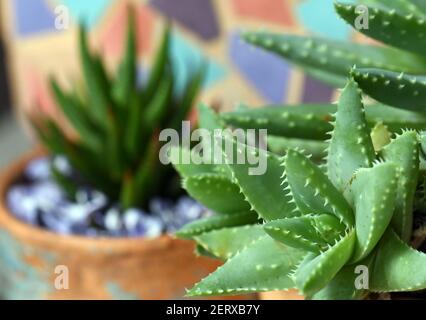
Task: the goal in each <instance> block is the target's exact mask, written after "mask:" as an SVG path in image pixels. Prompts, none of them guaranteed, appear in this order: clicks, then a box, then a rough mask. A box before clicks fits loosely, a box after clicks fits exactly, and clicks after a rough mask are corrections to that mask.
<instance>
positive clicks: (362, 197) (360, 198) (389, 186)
mask: <svg viewBox="0 0 426 320" xmlns="http://www.w3.org/2000/svg"><path fill="white" fill-rule="evenodd" d="M397 181H398V171H397V167H396V165H395V164H393V163H380V164H377V165H376V166H374V167H373V168H368V169H360V170H358V171H357V173H356V174H355V175H354V177H353V179H352V180H351V184H350V186H349V192H350V193H351V197H352V200H353V205H354V208H355V212H356V216H355V220H356V222H355V226H356V245H355V249H354V254H353V256H352V258H351V260H352V262H358V261H360V260H361V259H363V258H365V257H366V256H367V255H368V254H369V253H370V252H371V251H372V250H373V249H374V247H375V246H376V244H377V242H378V241H379V240H380V238H381V237H382V235H383V234H384V232H385V230H386V228H387V226H388V225H389V223H390V221H391V219H392V215H393V212H394V209H395V196H396V187H397Z"/></svg>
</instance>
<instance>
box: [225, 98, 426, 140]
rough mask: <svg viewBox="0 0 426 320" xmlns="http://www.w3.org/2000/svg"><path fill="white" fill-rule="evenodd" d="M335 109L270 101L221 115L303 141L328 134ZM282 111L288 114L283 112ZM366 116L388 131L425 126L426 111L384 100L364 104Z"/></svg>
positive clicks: (239, 125)
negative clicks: (386, 102)
mask: <svg viewBox="0 0 426 320" xmlns="http://www.w3.org/2000/svg"><path fill="white" fill-rule="evenodd" d="M336 111H337V107H336V105H333V104H309V105H292V106H284V105H273V106H266V107H264V108H261V109H259V108H248V107H244V108H239V109H238V110H235V111H231V112H224V113H222V114H221V115H220V117H221V119H222V120H223V122H224V123H226V124H227V125H229V126H233V127H237V128H242V129H265V128H267V129H268V136H269V137H270V136H278V137H285V138H287V139H291V138H296V139H300V140H301V141H300V142H301V143H302V144H304V143H308V142H309V141H310V140H312V141H318V140H321V139H324V138H326V137H328V135H327V133H328V132H330V131H331V130H332V129H333V126H332V124H330V123H329V122H330V121H331V120H332V116H331V114H334V113H336ZM284 114H287V115H288V116H283V115H284ZM365 118H366V120H367V123H368V126H369V127H371V128H372V127H374V126H375V125H376V124H377V123H378V122H382V123H383V124H384V125H386V126H387V127H388V129H389V130H390V131H391V132H398V131H400V130H401V129H406V128H409V129H415V130H421V129H426V112H418V111H416V112H413V111H409V110H403V109H399V108H394V107H390V106H387V105H383V104H372V105H366V106H365ZM259 120H260V121H259ZM308 120H309V121H308ZM292 122H293V124H292ZM296 123H297V125H296ZM292 127H293V128H292ZM301 128H304V129H303V130H301ZM315 133H317V136H315ZM309 137H311V138H309ZM302 139H303V140H302Z"/></svg>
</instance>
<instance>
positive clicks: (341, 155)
mask: <svg viewBox="0 0 426 320" xmlns="http://www.w3.org/2000/svg"><path fill="white" fill-rule="evenodd" d="M374 159H375V152H374V147H373V143H372V141H371V138H370V133H369V130H368V128H367V124H366V120H365V113H364V107H363V105H362V102H361V95H360V93H359V92H358V87H357V85H356V84H355V82H353V81H352V80H349V82H348V84H347V85H346V87H345V88H344V89H343V92H342V95H341V97H340V101H339V105H338V108H337V114H336V124H335V128H334V131H333V133H332V138H331V141H330V145H329V152H328V159H327V160H328V161H327V167H328V176H329V177H330V180H331V181H332V182H333V184H334V185H335V186H336V187H337V188H338V189H339V190H340V191H342V190H344V189H345V188H346V186H347V184H348V183H349V181H350V179H351V177H352V175H353V174H354V172H355V171H356V170H357V169H359V168H365V167H370V166H371V165H372V162H373V160H374Z"/></svg>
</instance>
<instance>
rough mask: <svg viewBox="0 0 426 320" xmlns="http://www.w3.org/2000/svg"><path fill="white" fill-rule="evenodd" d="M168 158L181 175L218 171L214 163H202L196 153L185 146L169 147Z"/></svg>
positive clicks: (215, 172) (188, 175)
mask: <svg viewBox="0 0 426 320" xmlns="http://www.w3.org/2000/svg"><path fill="white" fill-rule="evenodd" d="M169 159H170V161H171V163H172V164H173V166H174V167H175V169H176V170H177V171H178V172H179V173H180V175H181V176H182V177H190V176H193V175H197V174H203V173H212V174H217V173H219V171H218V169H217V167H216V166H215V165H214V164H208V163H203V162H202V159H201V158H200V157H199V156H198V154H196V153H194V152H192V150H188V149H186V148H182V147H172V148H171V149H170V154H169ZM185 159H186V160H185ZM194 159H195V161H194Z"/></svg>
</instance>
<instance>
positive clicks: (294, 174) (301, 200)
mask: <svg viewBox="0 0 426 320" xmlns="http://www.w3.org/2000/svg"><path fill="white" fill-rule="evenodd" d="M284 165H285V173H286V180H285V181H286V182H287V183H288V185H289V187H288V190H289V196H290V197H292V198H293V199H294V201H295V203H296V205H297V207H298V209H299V210H300V211H301V212H302V213H305V214H310V213H312V212H315V213H330V214H333V215H335V216H336V217H337V218H339V219H340V220H341V221H343V222H344V223H345V224H346V225H347V226H352V225H353V223H354V216H353V213H352V209H351V207H350V206H349V204H348V203H347V201H346V200H345V198H344V197H343V195H342V194H341V193H340V192H339V191H338V190H337V189H336V188H335V187H334V185H333V184H332V183H331V181H330V180H329V179H328V177H327V176H326V175H325V174H324V173H323V172H322V171H321V169H320V168H319V167H318V166H317V165H315V164H314V163H313V162H312V161H311V160H309V159H308V158H307V157H306V156H304V155H303V154H301V153H300V152H297V151H294V150H289V151H288V152H287V154H286V156H285V162H284Z"/></svg>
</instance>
